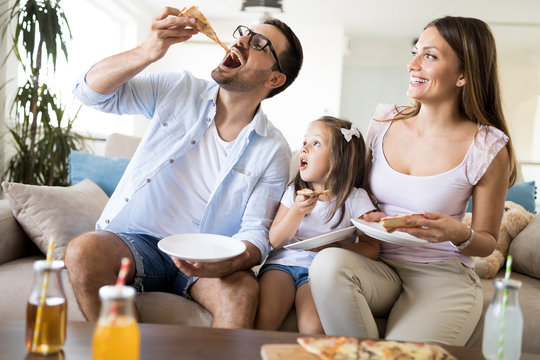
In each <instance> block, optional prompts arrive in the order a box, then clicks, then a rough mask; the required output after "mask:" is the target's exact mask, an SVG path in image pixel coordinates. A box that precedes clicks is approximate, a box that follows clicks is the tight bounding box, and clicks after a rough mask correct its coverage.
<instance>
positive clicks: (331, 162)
mask: <svg viewBox="0 0 540 360" xmlns="http://www.w3.org/2000/svg"><path fill="white" fill-rule="evenodd" d="M298 163H299V171H298V173H297V174H296V177H295V178H294V180H293V181H292V182H291V184H290V185H289V187H288V188H287V190H286V191H285V194H284V195H283V198H282V200H281V205H280V207H279V210H278V212H277V214H276V217H275V219H274V222H273V223H272V226H271V227H270V233H269V236H270V244H271V245H272V247H273V249H274V250H272V251H271V252H270V255H269V256H268V258H267V260H266V262H265V264H264V265H263V267H262V268H261V270H260V272H259V277H260V289H261V290H260V299H259V310H258V313H257V317H256V320H255V327H256V328H257V329H265V330H277V329H278V328H279V327H280V325H281V324H282V322H283V320H284V319H285V317H286V316H287V314H288V313H289V311H290V309H291V308H292V306H293V305H294V306H295V307H296V315H297V320H298V329H299V331H300V332H301V333H305V334H315V333H322V332H323V329H322V325H321V322H320V320H319V316H318V314H317V309H316V308H315V304H314V302H313V298H312V296H311V290H310V287H309V284H308V283H307V281H308V269H309V266H310V264H311V261H312V260H313V258H314V257H315V254H316V252H315V251H318V250H321V248H318V249H311V251H306V250H290V249H284V248H283V246H284V245H287V244H291V243H295V242H298V241H302V240H305V239H308V238H312V237H315V236H318V235H322V234H326V233H329V232H332V231H335V230H339V229H342V228H345V227H348V226H351V225H352V224H351V221H350V219H351V218H358V217H360V216H362V215H363V214H365V213H367V212H370V211H372V210H375V206H373V203H372V202H371V200H370V197H369V195H368V193H367V192H366V191H365V190H364V189H363V188H365V187H366V184H367V176H368V173H369V171H368V161H367V159H366V146H365V144H364V140H363V138H362V135H361V134H360V132H359V131H358V129H357V128H356V127H354V126H353V125H352V124H351V123H350V122H349V121H346V120H341V119H336V118H334V117H330V116H325V117H322V118H321V119H318V120H315V121H313V122H312V123H311V124H310V125H309V126H308V129H307V131H306V134H305V136H304V144H303V147H302V151H301V153H300V156H299V159H298ZM301 189H311V190H329V193H328V194H325V195H318V196H312V197H308V196H305V195H296V192H297V191H298V190H301ZM330 246H339V247H342V248H345V249H349V250H351V251H354V252H356V253H359V254H361V255H364V256H367V257H369V258H372V259H376V258H377V257H378V254H379V243H378V242H377V241H376V240H367V239H366V240H364V239H362V241H360V242H358V243H354V242H353V241H352V239H351V240H349V241H347V240H343V241H341V242H338V243H334V244H332V245H330Z"/></svg>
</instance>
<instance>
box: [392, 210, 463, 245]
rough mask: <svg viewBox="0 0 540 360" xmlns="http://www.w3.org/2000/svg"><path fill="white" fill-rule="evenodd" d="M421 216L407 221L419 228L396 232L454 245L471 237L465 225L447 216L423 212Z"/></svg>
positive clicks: (402, 229) (398, 229)
mask: <svg viewBox="0 0 540 360" xmlns="http://www.w3.org/2000/svg"><path fill="white" fill-rule="evenodd" d="M422 215H424V218H423V219H415V218H410V219H407V223H408V224H411V225H418V226H420V227H413V228H397V229H396V231H401V232H405V233H408V234H411V235H413V236H416V237H417V238H420V239H424V240H427V241H429V242H432V243H439V242H443V241H451V242H452V243H454V244H455V245H459V244H461V243H462V242H464V241H466V240H467V239H468V238H469V236H470V235H471V230H470V229H469V228H468V227H467V226H466V225H465V224H463V223H461V222H460V221H458V220H456V219H454V218H453V217H451V216H449V215H446V214H441V213H430V212H425V211H424V212H423V213H422Z"/></svg>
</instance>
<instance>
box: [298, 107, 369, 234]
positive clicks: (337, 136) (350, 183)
mask: <svg viewBox="0 0 540 360" xmlns="http://www.w3.org/2000/svg"><path fill="white" fill-rule="evenodd" d="M315 121H320V122H322V123H324V124H326V126H328V128H329V129H330V130H331V136H332V138H331V144H330V170H329V171H328V174H327V175H326V177H325V178H324V180H323V186H324V189H326V190H330V193H331V194H333V195H335V196H336V201H335V206H334V208H333V209H332V211H331V212H330V214H329V217H328V220H327V221H330V219H332V217H333V216H334V215H335V214H336V212H337V211H338V210H339V209H341V215H340V218H339V221H338V222H337V223H336V224H335V225H334V226H333V227H336V226H337V225H338V224H339V223H341V221H342V220H343V216H344V215H345V211H344V209H345V200H347V198H348V197H349V195H350V193H351V191H352V189H353V188H362V189H364V190H366V191H367V192H368V194H371V191H370V190H369V185H368V177H369V170H370V164H371V161H368V159H367V149H366V144H365V142H364V138H363V137H362V134H360V132H358V134H359V136H358V137H357V136H355V135H353V136H352V137H351V140H350V141H349V142H347V140H346V139H345V136H344V135H343V133H342V132H341V129H347V130H349V129H351V126H352V123H351V122H350V121H347V120H343V119H338V118H335V117H332V116H323V117H321V118H320V119H317V120H315ZM291 183H292V184H294V190H295V192H296V191H298V190H300V189H306V188H308V189H313V185H312V184H311V183H308V182H305V181H303V180H302V178H301V177H300V171H298V173H297V174H296V176H295V178H294V179H293V180H292V181H291ZM370 196H371V195H370Z"/></svg>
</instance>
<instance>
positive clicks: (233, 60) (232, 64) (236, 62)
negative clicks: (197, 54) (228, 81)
mask: <svg viewBox="0 0 540 360" xmlns="http://www.w3.org/2000/svg"><path fill="white" fill-rule="evenodd" d="M241 65H242V62H241V61H240V57H239V55H238V52H237V51H236V50H235V49H231V52H230V54H229V56H227V58H225V61H223V66H225V67H228V68H231V69H234V68H237V67H240V66H241Z"/></svg>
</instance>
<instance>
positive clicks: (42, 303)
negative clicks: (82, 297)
mask: <svg viewBox="0 0 540 360" xmlns="http://www.w3.org/2000/svg"><path fill="white" fill-rule="evenodd" d="M53 247H54V238H52V237H51V239H50V240H49V247H48V248H47V260H46V261H47V265H50V264H51V262H52V251H53ZM48 286H49V272H48V271H45V273H44V274H43V285H42V287H41V298H40V299H39V304H38V308H37V312H36V322H35V324H34V334H33V336H32V351H35V350H36V346H37V342H38V338H39V332H40V330H41V317H42V316H43V307H44V306H45V300H46V299H47V287H48Z"/></svg>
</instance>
